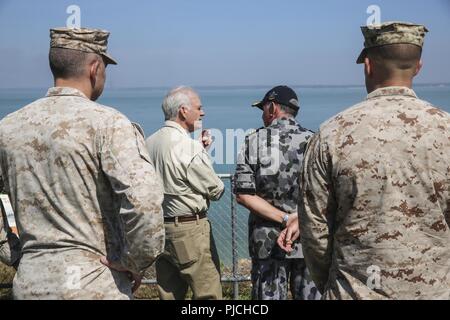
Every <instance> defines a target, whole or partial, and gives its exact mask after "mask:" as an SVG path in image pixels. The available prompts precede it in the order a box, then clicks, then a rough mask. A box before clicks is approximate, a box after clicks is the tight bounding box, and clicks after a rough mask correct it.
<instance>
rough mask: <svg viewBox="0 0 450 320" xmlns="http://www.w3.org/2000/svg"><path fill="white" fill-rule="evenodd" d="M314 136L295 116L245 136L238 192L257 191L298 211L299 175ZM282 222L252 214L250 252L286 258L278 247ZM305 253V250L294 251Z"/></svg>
mask: <svg viewBox="0 0 450 320" xmlns="http://www.w3.org/2000/svg"><path fill="white" fill-rule="evenodd" d="M312 135H313V133H312V132H311V131H309V130H306V129H304V128H302V127H301V126H300V125H299V124H298V123H297V121H296V120H295V119H294V118H292V117H291V118H280V119H275V120H274V121H273V122H272V124H271V125H270V126H268V127H266V128H260V129H258V130H257V131H256V132H255V133H253V134H250V135H248V136H247V137H246V138H245V144H244V146H243V147H242V150H241V152H240V154H239V157H238V163H237V167H236V172H235V176H234V186H233V192H234V193H235V194H256V195H258V196H260V197H261V198H263V199H264V200H266V201H267V202H269V203H270V204H271V205H273V206H274V207H276V208H278V209H280V210H281V211H283V212H286V213H289V214H291V213H296V212H297V202H298V193H299V186H298V175H299V172H300V166H301V163H302V160H303V152H304V150H305V148H306V143H307V141H308V139H309V138H310V137H311V136H312ZM280 231H281V224H279V223H276V222H272V221H268V220H265V219H263V218H260V217H259V216H257V215H256V214H250V215H249V230H248V232H249V252H250V256H251V257H252V258H258V259H266V258H281V259H283V258H285V257H286V253H285V252H284V251H283V250H282V249H281V248H280V247H279V246H278V244H277V238H278V236H279V234H280ZM292 255H293V256H299V255H300V256H301V249H299V248H297V250H296V251H295V252H294V253H293V254H292Z"/></svg>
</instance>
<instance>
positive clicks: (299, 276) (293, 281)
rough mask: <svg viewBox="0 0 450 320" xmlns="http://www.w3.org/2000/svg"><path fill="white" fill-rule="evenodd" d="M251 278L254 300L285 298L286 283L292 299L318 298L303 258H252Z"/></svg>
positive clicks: (318, 294)
mask: <svg viewBox="0 0 450 320" xmlns="http://www.w3.org/2000/svg"><path fill="white" fill-rule="evenodd" d="M251 279H252V298H253V299H254V300H255V299H256V300H287V299H288V283H289V288H290V292H291V295H292V298H293V299H294V300H318V299H319V298H320V293H319V291H318V290H317V288H316V287H315V285H314V282H313V281H312V279H311V276H310V273H309V271H308V269H307V268H306V265H305V260H304V259H282V260H280V259H253V260H252V271H251Z"/></svg>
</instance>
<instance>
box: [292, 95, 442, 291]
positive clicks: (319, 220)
mask: <svg viewBox="0 0 450 320" xmlns="http://www.w3.org/2000/svg"><path fill="white" fill-rule="evenodd" d="M449 128H450V115H449V114H448V113H446V112H444V111H442V110H440V109H438V108H436V107H434V106H432V105H430V104H429V103H427V102H425V101H422V100H419V99H418V98H417V96H416V94H415V93H414V91H413V90H411V89H409V88H406V87H385V88H381V89H378V90H375V91H374V92H372V93H370V94H369V95H368V97H367V100H365V101H364V102H362V103H360V104H358V105H356V106H354V107H352V108H350V109H348V110H346V111H344V112H342V113H340V114H339V115H337V116H336V117H334V118H332V119H331V120H329V121H327V122H325V123H324V124H323V125H322V126H321V127H320V131H319V132H318V133H317V134H316V135H314V137H313V138H312V139H311V141H310V143H309V145H308V148H307V151H306V154H305V162H304V167H303V173H302V179H301V180H302V188H301V190H302V196H301V199H300V200H301V203H300V208H299V209H300V210H299V219H300V220H299V222H300V233H301V241H302V245H303V253H304V255H305V260H306V262H307V265H308V266H309V270H310V271H311V273H312V278H313V280H314V282H315V283H316V285H317V287H318V288H319V289H320V290H321V291H322V292H324V298H326V299H384V298H387V299H450V230H449V223H450V163H449V159H450V134H449Z"/></svg>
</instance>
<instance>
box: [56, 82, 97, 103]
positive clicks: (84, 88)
mask: <svg viewBox="0 0 450 320" xmlns="http://www.w3.org/2000/svg"><path fill="white" fill-rule="evenodd" d="M55 87H67V88H73V89H77V90H79V91H81V92H82V93H83V94H84V95H85V96H86V97H88V98H89V99H91V100H92V87H91V85H90V84H87V83H86V82H85V81H83V80H79V79H55Z"/></svg>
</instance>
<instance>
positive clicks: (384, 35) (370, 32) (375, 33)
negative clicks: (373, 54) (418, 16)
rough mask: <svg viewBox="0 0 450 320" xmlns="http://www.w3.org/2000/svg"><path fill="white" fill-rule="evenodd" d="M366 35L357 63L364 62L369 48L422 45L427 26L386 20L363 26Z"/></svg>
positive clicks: (362, 29)
mask: <svg viewBox="0 0 450 320" xmlns="http://www.w3.org/2000/svg"><path fill="white" fill-rule="evenodd" d="M361 31H362V33H363V35H364V39H365V42H364V49H363V50H362V52H361V54H360V55H359V57H358V59H357V60H356V63H364V58H365V57H366V54H367V49H369V48H373V47H379V46H384V45H388V44H399V43H408V44H415V45H416V46H419V47H422V46H423V41H424V37H425V34H426V33H427V32H428V30H427V28H426V27H425V26H423V25H420V24H412V23H408V22H399V21H394V22H385V23H382V24H376V25H370V26H362V27H361Z"/></svg>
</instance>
